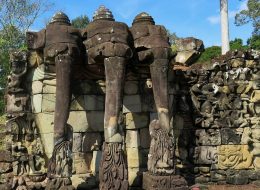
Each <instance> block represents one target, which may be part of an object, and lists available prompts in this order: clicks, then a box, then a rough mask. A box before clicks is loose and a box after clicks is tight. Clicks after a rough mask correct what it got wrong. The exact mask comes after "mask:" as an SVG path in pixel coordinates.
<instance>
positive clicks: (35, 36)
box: [26, 29, 46, 50]
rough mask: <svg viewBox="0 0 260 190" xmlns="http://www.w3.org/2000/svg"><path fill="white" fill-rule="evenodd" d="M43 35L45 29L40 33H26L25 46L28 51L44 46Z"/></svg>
mask: <svg viewBox="0 0 260 190" xmlns="http://www.w3.org/2000/svg"><path fill="white" fill-rule="evenodd" d="M45 33H46V30H45V29H43V30H41V31H40V32H30V31H29V32H26V44H27V47H28V49H29V50H38V49H42V48H43V47H44V46H45Z"/></svg>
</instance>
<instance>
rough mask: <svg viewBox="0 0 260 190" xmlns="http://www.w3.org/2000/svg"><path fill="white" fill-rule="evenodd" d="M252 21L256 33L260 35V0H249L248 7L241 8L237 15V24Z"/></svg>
mask: <svg viewBox="0 0 260 190" xmlns="http://www.w3.org/2000/svg"><path fill="white" fill-rule="evenodd" d="M249 22H252V24H253V27H254V31H253V34H254V35H260V1H259V0H248V1H247V9H244V10H241V11H240V12H239V13H237V14H236V16H235V24H236V25H237V26H240V25H244V24H247V23H249Z"/></svg>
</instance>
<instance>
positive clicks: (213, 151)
mask: <svg viewBox="0 0 260 190" xmlns="http://www.w3.org/2000/svg"><path fill="white" fill-rule="evenodd" d="M194 159H195V160H194V162H195V163H197V164H213V163H217V159H218V154H217V147H213V146H199V147H196V148H195V152H194Z"/></svg>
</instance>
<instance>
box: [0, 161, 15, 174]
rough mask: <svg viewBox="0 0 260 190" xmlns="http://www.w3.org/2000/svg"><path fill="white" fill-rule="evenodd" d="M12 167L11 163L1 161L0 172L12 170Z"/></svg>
mask: <svg viewBox="0 0 260 190" xmlns="http://www.w3.org/2000/svg"><path fill="white" fill-rule="evenodd" d="M12 169H13V168H12V164H11V163H8V162H0V174H2V173H7V172H10V171H11V170H12Z"/></svg>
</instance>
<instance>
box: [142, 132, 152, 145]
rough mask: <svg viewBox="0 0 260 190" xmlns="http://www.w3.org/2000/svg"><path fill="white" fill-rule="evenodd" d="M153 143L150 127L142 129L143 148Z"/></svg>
mask: <svg viewBox="0 0 260 190" xmlns="http://www.w3.org/2000/svg"><path fill="white" fill-rule="evenodd" d="M150 144H151V137H150V132H149V129H148V128H143V129H140V146H141V147H142V148H149V147H150Z"/></svg>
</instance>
